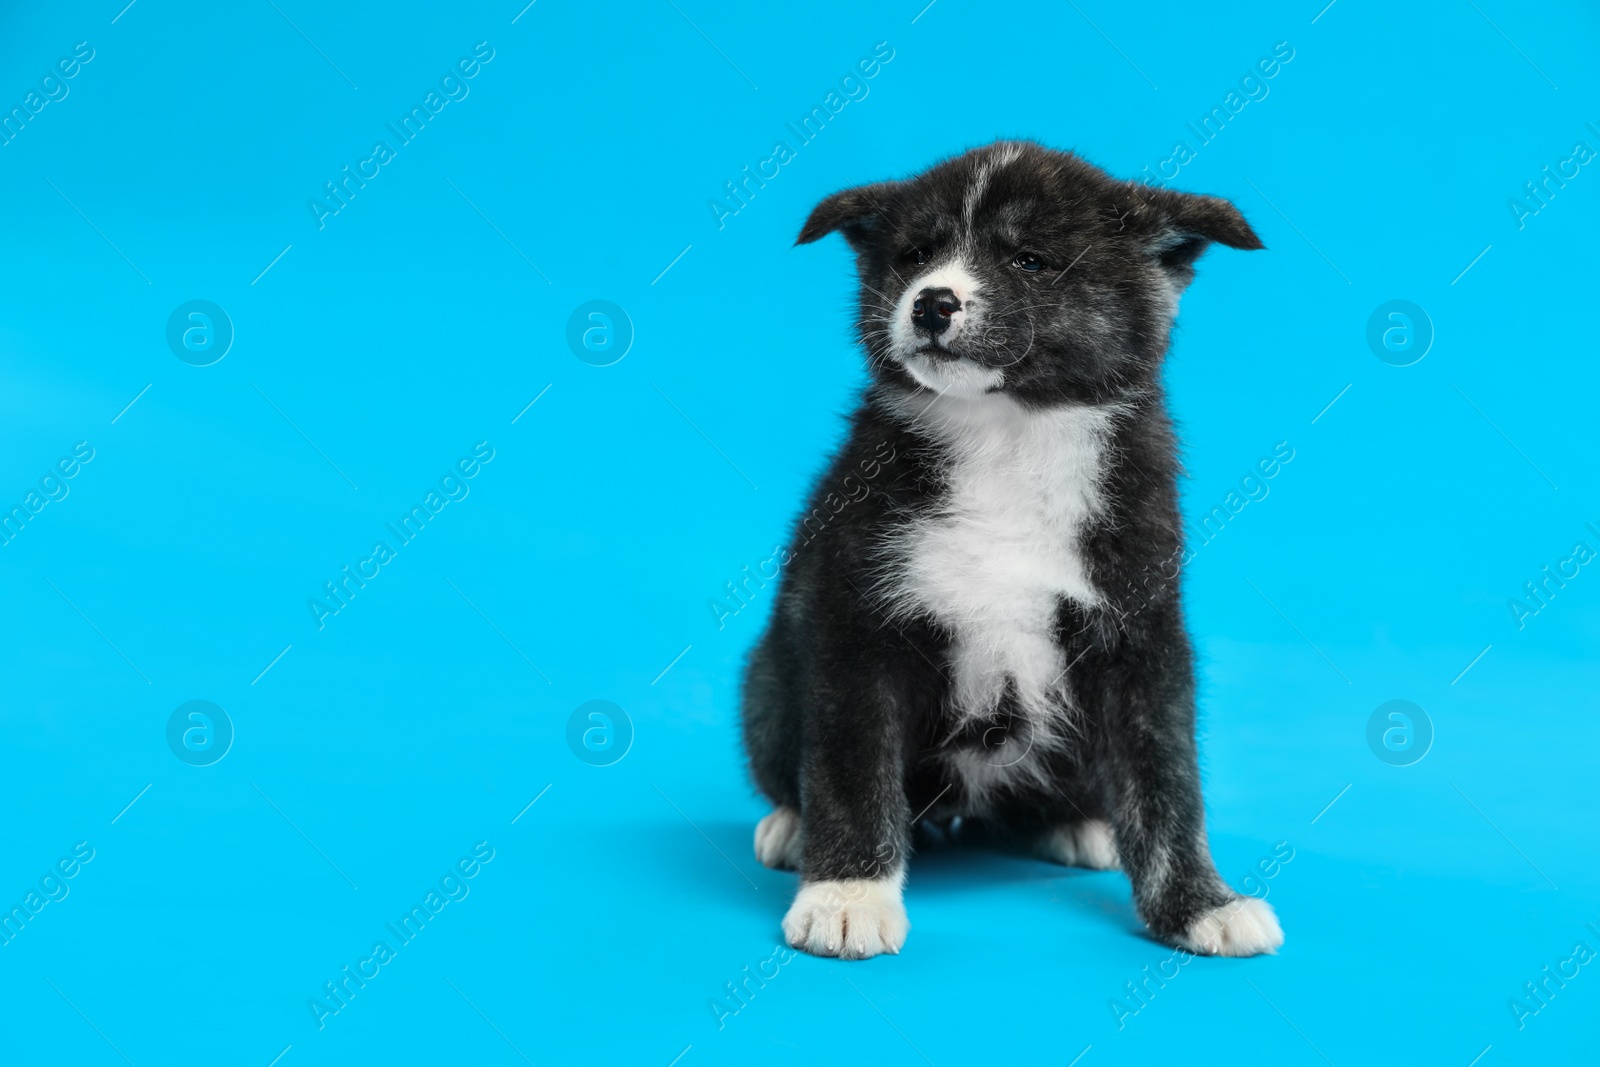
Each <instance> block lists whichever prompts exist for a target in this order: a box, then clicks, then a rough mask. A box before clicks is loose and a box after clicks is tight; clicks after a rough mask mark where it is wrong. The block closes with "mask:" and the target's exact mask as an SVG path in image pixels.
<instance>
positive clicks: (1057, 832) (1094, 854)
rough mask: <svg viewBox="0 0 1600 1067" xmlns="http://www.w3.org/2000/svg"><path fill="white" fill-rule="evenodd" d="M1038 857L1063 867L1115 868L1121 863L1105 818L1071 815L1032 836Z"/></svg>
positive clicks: (1109, 825)
mask: <svg viewBox="0 0 1600 1067" xmlns="http://www.w3.org/2000/svg"><path fill="white" fill-rule="evenodd" d="M1033 847H1034V852H1035V853H1037V854H1038V856H1039V858H1040V859H1044V860H1049V861H1050V862H1051V863H1059V864H1061V865H1062V866H1063V867H1087V868H1088V869H1089V870H1092V871H1114V870H1116V869H1117V868H1118V867H1120V866H1122V861H1121V859H1120V857H1119V856H1118V855H1117V842H1116V838H1115V836H1114V834H1113V831H1112V829H1111V824H1110V823H1109V822H1106V821H1105V820H1104V819H1074V820H1072V821H1070V822H1063V823H1059V824H1057V825H1056V826H1053V827H1051V828H1050V829H1048V830H1046V831H1044V832H1043V833H1041V834H1039V835H1038V836H1037V837H1036V838H1034V843H1033Z"/></svg>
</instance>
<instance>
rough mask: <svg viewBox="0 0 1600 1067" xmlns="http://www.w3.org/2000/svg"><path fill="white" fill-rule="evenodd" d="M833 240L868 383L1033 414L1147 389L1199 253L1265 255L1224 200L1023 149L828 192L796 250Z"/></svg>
mask: <svg viewBox="0 0 1600 1067" xmlns="http://www.w3.org/2000/svg"><path fill="white" fill-rule="evenodd" d="M835 230H838V231H839V232H841V233H842V234H843V235H844V236H845V238H846V239H847V240H848V241H849V242H850V244H851V247H853V248H854V249H855V252H856V255H857V259H858V268H859V271H860V276H861V306H860V317H859V321H858V330H859V333H860V336H861V341H862V344H863V345H864V346H865V347H866V350H867V354H868V362H869V366H870V367H871V368H872V372H873V373H874V375H876V376H877V377H879V378H880V379H883V380H887V381H890V382H895V383H898V384H900V385H903V386H907V387H911V388H923V389H930V390H933V391H935V392H939V393H946V394H950V395H956V396H978V395H982V394H984V393H991V392H1005V393H1008V394H1010V395H1012V396H1013V397H1014V398H1015V399H1017V400H1018V401H1020V402H1022V403H1025V404H1028V405H1030V406H1047V405H1051V404H1061V403H1072V402H1088V403H1100V402H1104V401H1107V400H1112V399H1116V398H1118V397H1123V396H1127V395H1129V394H1130V393H1135V392H1138V391H1140V390H1142V389H1144V388H1146V387H1148V386H1149V385H1150V384H1151V383H1152V382H1153V381H1154V378H1155V375H1156V373H1157V370H1158V367H1159V365H1160V360H1161V356H1162V354H1163V353H1164V352H1165V351H1166V347H1167V338H1168V335H1169V333H1170V331H1171V328H1172V320H1173V316H1174V315H1175V314H1176V312H1177V304H1178V297H1179V295H1180V294H1181V293H1182V291H1183V289H1184V287H1185V286H1186V285H1188V283H1189V281H1190V279H1191V278H1192V277H1193V276H1194V261H1195V260H1196V259H1197V258H1198V257H1199V255H1200V253H1201V252H1203V251H1204V250H1205V248H1206V246H1207V245H1209V244H1210V243H1211V242H1213V241H1216V242H1220V243H1222V244H1225V245H1228V246H1230V247H1233V248H1260V247H1262V245H1261V241H1260V239H1259V238H1257V237H1256V235H1255V233H1254V231H1252V230H1251V229H1250V226H1249V224H1248V223H1246V222H1245V220H1244V217H1243V216H1242V215H1240V214H1239V211H1238V209H1237V208H1235V207H1234V206H1233V205H1232V204H1230V203H1228V202H1227V201H1225V200H1219V199H1217V198H1215V197H1209V196H1196V195H1193V194H1189V193H1178V192H1173V191H1170V190H1166V189H1155V188H1151V187H1149V186H1144V185H1139V184H1137V183H1134V182H1122V181H1117V180H1115V179H1113V178H1112V177H1111V176H1110V175H1108V174H1106V173H1105V172H1104V171H1102V170H1100V169H1099V168H1098V167H1095V166H1093V165H1091V164H1089V163H1086V162H1085V161H1083V160H1082V159H1079V158H1078V157H1077V156H1074V155H1072V154H1070V153H1066V152H1056V151H1052V150H1050V149H1047V148H1044V147H1041V146H1040V145H1036V144H1033V143H1031V142H1018V141H1002V142H998V143H996V144H992V145H989V146H987V147H984V148H979V149H975V150H973V151H971V152H968V153H966V154H965V155H961V156H957V157H956V158H954V159H950V160H947V161H945V162H943V163H940V164H939V165H937V166H935V167H933V168H932V169H930V170H928V171H926V172H924V173H923V174H920V175H918V176H916V177H914V178H911V179H908V180H906V181H895V182H880V183H878V184H875V185H865V186H861V187H858V188H855V189H846V190H844V191H843V192H838V193H835V194H833V195H832V196H830V197H828V198H827V199H826V200H824V201H822V203H820V204H818V205H817V207H816V209H815V210H814V211H812V213H811V217H810V218H809V219H807V220H806V224H805V227H804V229H802V230H801V231H800V237H799V241H798V242H797V243H799V244H806V243H809V242H811V241H815V240H817V239H818V238H820V237H822V236H824V235H826V234H829V233H832V232H833V231H835Z"/></svg>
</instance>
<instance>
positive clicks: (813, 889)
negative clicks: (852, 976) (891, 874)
mask: <svg viewBox="0 0 1600 1067" xmlns="http://www.w3.org/2000/svg"><path fill="white" fill-rule="evenodd" d="M910 929H911V923H910V922H908V921H907V920H906V908H905V905H904V904H903V903H901V901H900V880H899V879H898V878H873V879H865V878H850V879H846V880H844V881H838V882H811V883H810V884H808V885H803V886H801V887H800V892H799V893H798V894H797V895H796V896H795V898H794V903H793V904H792V905H790V907H789V914H787V915H785V916H784V917H783V936H784V938H785V939H786V940H787V941H788V942H789V945H790V947H792V948H798V949H803V950H804V951H806V952H809V953H811V954H812V955H813V956H838V957H839V958H840V959H842V960H864V959H866V958H868V957H869V956H876V955H879V954H880V953H884V952H888V953H896V952H899V951H900V946H901V945H903V944H905V941H906V931H908V930H910Z"/></svg>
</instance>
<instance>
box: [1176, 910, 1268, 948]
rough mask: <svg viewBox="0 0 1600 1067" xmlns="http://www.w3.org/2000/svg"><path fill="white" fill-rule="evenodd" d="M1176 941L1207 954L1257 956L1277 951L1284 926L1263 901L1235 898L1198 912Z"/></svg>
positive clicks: (1185, 946)
mask: <svg viewBox="0 0 1600 1067" xmlns="http://www.w3.org/2000/svg"><path fill="white" fill-rule="evenodd" d="M1178 940H1179V942H1180V943H1181V944H1182V945H1183V947H1184V948H1186V949H1189V950H1190V951H1192V952H1198V953H1201V954H1202V955H1206V956H1259V955H1260V954H1261V953H1263V952H1266V953H1273V952H1277V951H1278V946H1279V945H1281V944H1283V928H1282V927H1280V926H1279V925H1278V916H1277V914H1276V913H1275V912H1274V911H1273V910H1272V905H1270V904H1268V903H1267V902H1266V901H1264V900H1258V899H1257V898H1255V897H1234V898H1233V899H1232V900H1230V901H1229V902H1228V903H1226V904H1224V905H1222V906H1221V907H1218V908H1212V909H1211V910H1210V911H1208V912H1206V913H1205V914H1203V915H1201V916H1200V917H1199V918H1198V919H1196V920H1195V921H1194V922H1193V923H1191V924H1190V925H1189V929H1188V930H1187V931H1186V932H1185V933H1184V935H1183V936H1182V937H1180V938H1179V939H1178Z"/></svg>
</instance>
